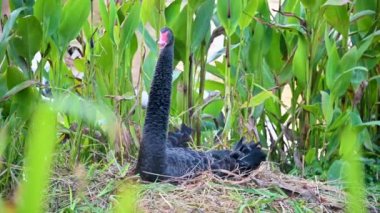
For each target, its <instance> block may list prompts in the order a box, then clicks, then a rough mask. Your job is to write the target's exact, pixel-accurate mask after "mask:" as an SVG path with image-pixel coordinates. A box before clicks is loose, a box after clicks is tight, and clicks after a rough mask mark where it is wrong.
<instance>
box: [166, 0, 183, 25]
mask: <svg viewBox="0 0 380 213" xmlns="http://www.w3.org/2000/svg"><path fill="white" fill-rule="evenodd" d="M181 4H182V1H181V0H176V1H174V2H172V3H171V4H170V5H169V6H168V7H167V8H166V9H165V19H166V24H167V26H173V24H174V22H175V20H176V19H177V17H178V15H179V14H180V11H181Z"/></svg>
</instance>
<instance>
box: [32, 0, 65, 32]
mask: <svg viewBox="0 0 380 213" xmlns="http://www.w3.org/2000/svg"><path fill="white" fill-rule="evenodd" d="M33 10H34V15H35V16H36V17H37V19H38V20H39V21H40V22H41V24H42V27H43V30H44V31H45V34H46V35H49V36H50V35H52V34H54V33H55V32H57V30H58V26H59V19H60V16H61V10H62V5H61V0H49V1H45V0H38V1H36V3H35V4H34V8H33Z"/></svg>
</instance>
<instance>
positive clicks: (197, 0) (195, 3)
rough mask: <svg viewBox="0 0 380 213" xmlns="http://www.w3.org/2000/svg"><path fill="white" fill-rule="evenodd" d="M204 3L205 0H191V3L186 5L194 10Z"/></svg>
mask: <svg viewBox="0 0 380 213" xmlns="http://www.w3.org/2000/svg"><path fill="white" fill-rule="evenodd" d="M205 1H207V0H191V1H188V4H189V5H190V7H191V9H192V10H196V9H198V7H199V6H200V5H201V4H203V3H204V2H205Z"/></svg>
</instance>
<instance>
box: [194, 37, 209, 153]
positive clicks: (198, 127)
mask: <svg viewBox="0 0 380 213" xmlns="http://www.w3.org/2000/svg"><path fill="white" fill-rule="evenodd" d="M205 46H206V43H205V42H204V41H203V42H202V44H201V49H200V51H201V61H200V63H201V70H200V76H199V82H200V83H199V96H198V101H197V102H198V103H197V104H198V106H202V105H203V95H204V91H205V82H206V63H207V54H205V53H206V50H205ZM201 119H202V118H201V110H198V112H197V124H196V144H197V146H200V145H201V136H202V135H201Z"/></svg>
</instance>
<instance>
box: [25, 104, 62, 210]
mask: <svg viewBox="0 0 380 213" xmlns="http://www.w3.org/2000/svg"><path fill="white" fill-rule="evenodd" d="M56 123H57V117H56V113H54V112H53V111H52V109H51V107H50V106H48V105H46V104H40V105H39V106H38V107H37V110H36V112H35V114H34V116H33V119H32V122H31V125H30V129H29V134H28V141H27V143H26V144H27V145H28V146H27V149H26V157H25V169H24V171H25V177H24V178H23V180H24V181H23V182H22V184H21V193H20V203H19V205H18V211H19V212H43V208H44V205H43V204H44V202H43V201H44V200H45V199H44V197H45V196H46V189H47V188H48V183H49V176H50V174H51V172H50V167H51V165H52V162H53V152H54V147H55V144H56V140H57V127H56ZM36 147H38V149H36Z"/></svg>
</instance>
